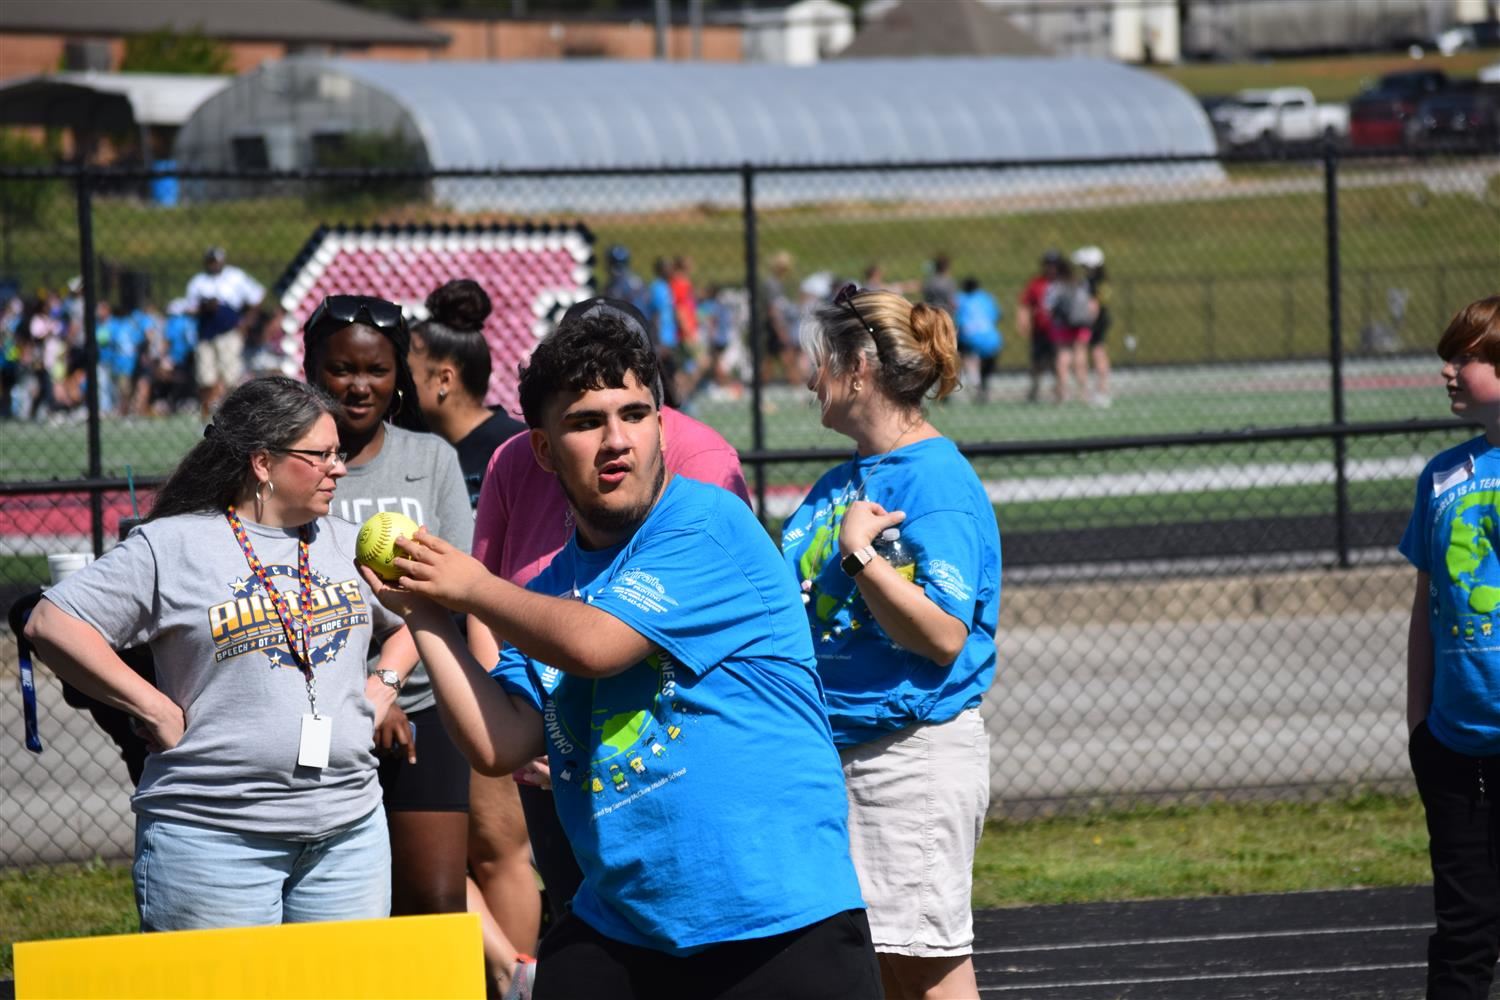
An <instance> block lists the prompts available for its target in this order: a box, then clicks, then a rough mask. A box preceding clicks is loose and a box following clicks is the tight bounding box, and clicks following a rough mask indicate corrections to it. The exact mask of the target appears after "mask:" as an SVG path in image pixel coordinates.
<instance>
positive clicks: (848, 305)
mask: <svg viewBox="0 0 1500 1000" xmlns="http://www.w3.org/2000/svg"><path fill="white" fill-rule="evenodd" d="M858 294H859V286H858V285H856V284H854V283H853V282H850V283H849V284H847V285H845V286H844V287H843V288H840V289H839V291H838V294H837V295H835V296H834V297H833V304H834V305H836V306H843V307H844V308H845V309H848V310H849V311H850V312H851V313H853V314H854V318H855V319H857V320H859V325H860V326H862V327H864V328H865V331H866V332H867V333H869V335H870V340H872V341H874V343H875V357H877V358H879V359H880V365H881V367H882V368H883V367H885V364H886V360H885V348H884V347H882V346H881V344H880V338H879V337H878V336H876V334H875V327H874V326H872V325H871V324H870V321H869V320H867V319H865V314H864V313H862V312H860V311H859V306H857V305H855V304H854V296H856V295H858Z"/></svg>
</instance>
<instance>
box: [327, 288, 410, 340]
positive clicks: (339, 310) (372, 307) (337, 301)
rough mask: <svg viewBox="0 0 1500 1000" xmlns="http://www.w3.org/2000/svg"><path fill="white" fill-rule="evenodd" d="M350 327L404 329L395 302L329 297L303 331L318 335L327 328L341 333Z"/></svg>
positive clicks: (350, 296) (362, 296) (373, 298)
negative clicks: (352, 324)
mask: <svg viewBox="0 0 1500 1000" xmlns="http://www.w3.org/2000/svg"><path fill="white" fill-rule="evenodd" d="M350 323H364V324H366V325H368V326H373V327H374V328H375V329H377V330H404V329H406V321H405V320H403V319H402V318H401V307H400V306H398V305H396V303H394V302H387V301H386V300H385V299H380V298H376V297H375V296H373V295H330V296H328V297H327V298H325V299H324V300H323V301H322V302H319V303H318V308H316V309H314V310H313V314H312V315H311V316H309V317H307V322H306V323H304V324H302V331H303V332H304V333H307V334H317V333H321V332H323V331H325V330H328V329H330V328H332V329H335V330H342V329H343V328H344V327H346V326H348V325H349V324H350Z"/></svg>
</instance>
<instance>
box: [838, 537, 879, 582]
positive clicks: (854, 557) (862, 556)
mask: <svg viewBox="0 0 1500 1000" xmlns="http://www.w3.org/2000/svg"><path fill="white" fill-rule="evenodd" d="M874 558H875V546H873V545H866V546H865V547H864V548H862V549H855V550H854V551H853V552H851V553H849V554H848V555H847V556H845V557H844V561H843V562H841V563H839V566H840V567H841V568H842V569H843V571H844V575H845V576H859V574H860V573H862V572H864V568H865V567H866V566H868V565H870V560H871V559H874Z"/></svg>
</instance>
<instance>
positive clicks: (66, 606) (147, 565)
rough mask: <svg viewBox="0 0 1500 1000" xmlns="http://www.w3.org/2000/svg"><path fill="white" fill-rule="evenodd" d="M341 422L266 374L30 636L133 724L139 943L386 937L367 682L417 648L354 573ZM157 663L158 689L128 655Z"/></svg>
mask: <svg viewBox="0 0 1500 1000" xmlns="http://www.w3.org/2000/svg"><path fill="white" fill-rule="evenodd" d="M337 413H338V405H337V404H336V403H335V402H334V401H333V400H332V399H330V398H329V397H328V396H327V394H326V393H324V392H322V391H321V390H320V389H317V388H316V387H313V386H309V385H305V384H303V383H301V382H298V381H296V380H294V379H289V378H285V377H282V376H270V377H267V378H261V379H255V380H253V381H250V382H247V383H245V384H244V385H241V386H240V387H238V388H237V389H235V390H234V391H232V392H231V393H230V394H229V395H228V396H226V397H225V399H224V400H223V402H222V403H221V404H220V406H219V409H218V412H217V414H216V415H215V417H214V420H213V422H212V423H210V424H209V425H208V428H207V430H206V431H205V433H204V437H203V439H202V440H201V441H199V442H198V443H197V444H196V445H195V446H194V447H193V449H192V450H191V451H190V452H188V454H187V456H186V457H185V458H183V460H182V462H181V463H180V464H179V465H178V466H177V469H176V470H175V471H174V472H173V473H172V475H171V477H170V478H169V479H168V480H167V483H166V485H165V486H163V487H162V489H161V490H160V492H158V494H157V496H156V502H155V504H154V506H153V507H152V509H151V514H150V516H149V517H148V518H147V519H146V522H145V523H144V524H143V525H141V526H140V527H138V528H136V529H135V530H133V531H132V532H131V533H130V535H129V536H127V537H126V539H125V540H124V541H123V542H121V543H120V544H119V545H118V546H116V547H115V548H113V549H111V550H110V551H109V552H107V553H105V554H104V556H103V557H102V558H101V559H99V560H98V561H97V562H94V563H92V564H90V565H89V566H88V567H87V568H86V569H84V570H81V571H80V572H78V573H76V574H74V575H72V576H70V577H68V578H67V579H66V580H64V581H63V582H62V583H60V584H58V585H57V586H55V587H52V588H50V589H49V590H48V591H47V593H46V595H45V597H44V598H43V600H42V601H41V602H40V603H39V604H38V605H37V608H36V610H35V611H34V612H33V614H32V616H31V620H30V623H29V624H28V626H27V629H26V634H27V638H28V639H29V640H30V641H31V642H32V643H34V644H35V646H36V648H37V651H38V653H39V654H40V656H41V657H42V658H43V659H44V660H45V661H46V662H47V664H48V665H50V666H51V667H52V668H53V669H54V670H56V671H57V673H58V675H59V676H61V677H63V678H64V679H65V680H67V681H68V682H69V683H70V684H72V685H74V686H75V687H78V688H79V689H81V690H82V691H84V692H85V693H87V694H89V695H90V696H91V697H94V698H96V699H98V700H100V701H102V702H105V703H106V704H109V705H112V706H114V707H116V708H119V709H121V710H122V711H124V712H127V713H129V714H130V715H132V716H134V717H135V718H136V719H138V720H140V725H141V727H142V730H143V731H144V733H145V735H146V738H147V743H148V746H149V747H150V749H151V751H152V752H151V753H150V755H149V756H148V757H147V758H146V764H145V770H144V773H143V774H142V776H141V781H140V785H139V787H138V789H137V790H136V793H135V796H134V797H133V798H132V799H131V808H132V809H133V810H134V811H135V813H136V814H137V822H136V840H135V864H134V867H133V869H132V876H133V879H134V882H135V899H136V905H137V907H138V909H139V911H140V918H141V929H142V930H147V931H153V930H185V929H190V928H205V927H238V926H250V925H259V924H278V923H294V922H303V921H322V920H355V919H372V918H377V917H384V916H386V915H387V914H388V913H389V912H390V849H389V847H388V845H387V840H386V832H385V815H384V813H383V811H382V809H381V801H380V787H379V782H378V781H377V778H376V773H375V770H376V762H375V758H374V756H373V755H371V753H370V746H371V734H372V731H373V727H375V726H376V725H378V724H379V722H380V721H381V717H382V715H383V714H384V711H385V706H386V705H388V704H389V699H386V698H382V697H381V692H380V688H381V687H382V685H381V684H380V682H379V681H378V680H375V679H373V678H370V677H368V675H367V673H366V668H365V651H366V649H367V648H368V646H369V644H370V639H371V636H372V634H374V635H377V636H381V637H383V638H384V639H385V642H384V645H383V647H382V659H381V662H380V664H379V666H380V667H381V668H382V669H387V670H399V671H404V670H405V669H407V668H408V667H409V666H410V665H411V664H412V663H413V662H415V660H416V647H415V645H414V643H413V642H412V639H411V636H410V634H409V633H408V632H407V631H406V629H405V628H404V627H403V626H402V624H401V620H400V619H399V618H396V617H394V616H392V615H390V614H389V613H387V612H386V610H385V608H384V607H383V606H382V605H381V604H380V603H379V602H378V601H375V600H372V599H371V595H370V591H369V589H368V587H367V586H366V585H365V583H364V581H363V580H361V578H360V577H359V574H358V573H356V572H355V567H354V563H353V559H354V542H355V535H356V533H357V532H356V529H355V528H354V527H353V526H351V525H349V524H347V523H345V522H344V521H342V520H340V519H338V518H337V517H332V516H330V514H329V507H330V504H331V503H332V500H333V497H334V490H335V486H336V484H337V483H338V481H339V479H341V478H342V477H343V475H344V472H345V466H344V454H343V451H342V446H341V445H340V444H339V436H338V428H337V426H336V424H335V416H336V414H337ZM141 644H149V645H150V647H151V651H152V654H153V657H154V659H155V663H156V685H157V686H155V687H153V686H152V685H151V684H149V683H147V682H146V681H145V680H144V679H143V678H141V677H140V676H139V675H138V674H136V673H135V671H133V670H131V669H130V667H129V666H127V665H126V664H125V663H124V662H122V661H121V660H120V658H119V656H117V655H116V654H115V652H114V651H115V650H116V649H120V648H125V647H129V646H136V645H141Z"/></svg>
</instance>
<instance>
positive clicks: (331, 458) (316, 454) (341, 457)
mask: <svg viewBox="0 0 1500 1000" xmlns="http://www.w3.org/2000/svg"><path fill="white" fill-rule="evenodd" d="M276 450H277V451H279V452H281V453H282V454H283V455H308V456H311V457H312V458H316V459H317V460H318V462H319V463H321V464H322V466H323V468H325V469H331V468H333V467H334V466H335V465H345V464H347V463H348V461H349V453H348V452H347V451H339V450H338V449H337V448H329V449H328V450H327V451H318V450H317V449H315V448H277V449H276Z"/></svg>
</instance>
